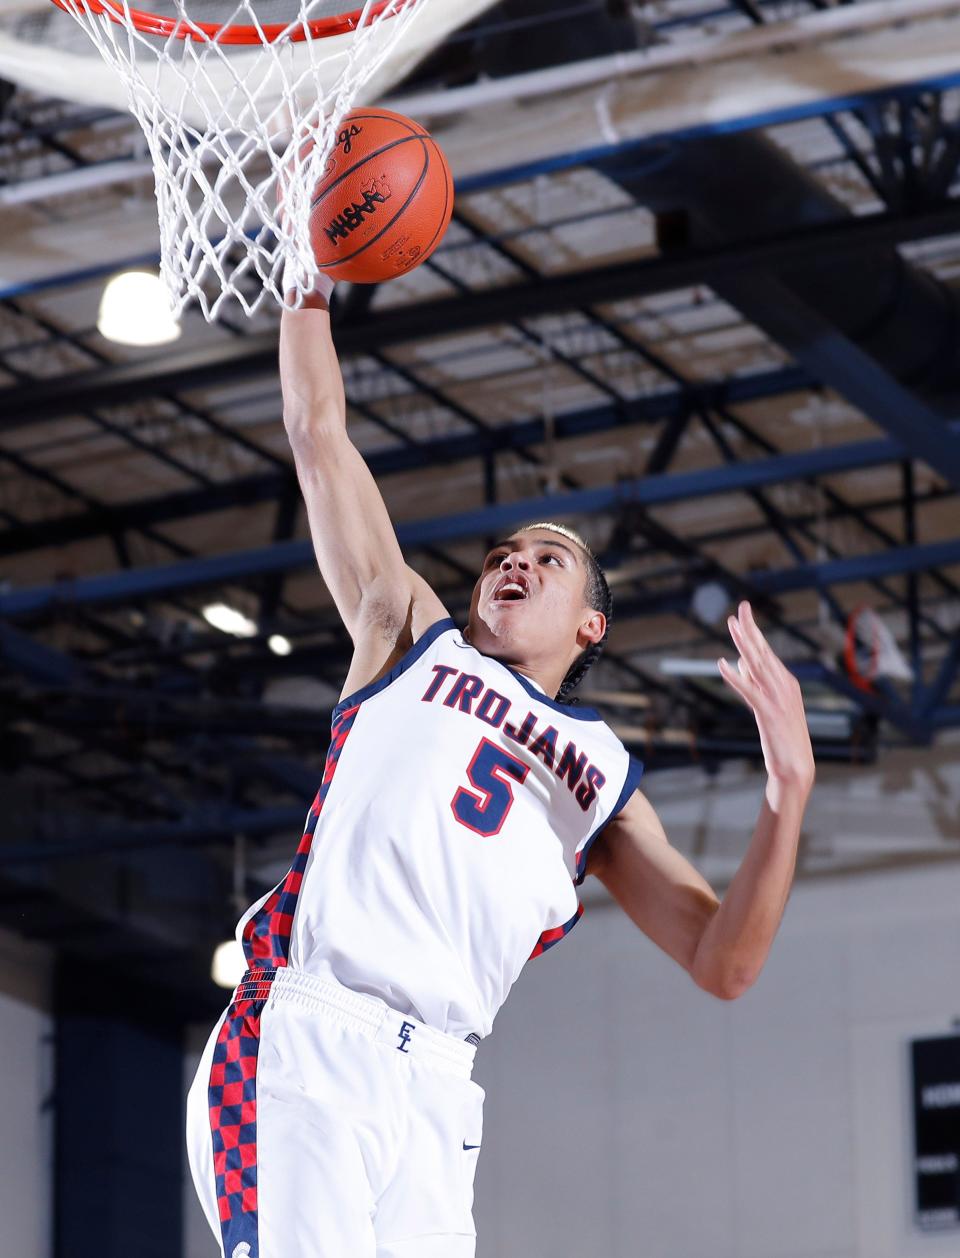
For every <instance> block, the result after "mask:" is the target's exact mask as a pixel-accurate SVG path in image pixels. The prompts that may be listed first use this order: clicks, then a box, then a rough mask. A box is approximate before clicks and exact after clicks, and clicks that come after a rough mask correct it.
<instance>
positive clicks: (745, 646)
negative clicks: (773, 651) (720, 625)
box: [727, 616, 763, 669]
mask: <svg viewBox="0 0 960 1258" xmlns="http://www.w3.org/2000/svg"><path fill="white" fill-rule="evenodd" d="M727 628H728V629H729V631H730V637H731V638H732V639H733V645H734V646H735V647H736V648H737V650H738V651H739V652H740V657H741V659H744V660H746V662H747V664H749V665H752V666H754V667H755V668H757V669H759V667H760V665H761V663H762V658H763V657H762V655H761V652H760V651H759V650H758V648H757V646H756V644H755V643H754V642H752V641H751V640H750V638H748V637H747V633H746V631H745V629H744V626H743V625H742V624H741V623H740V620H739V617H737V616H728V617H727Z"/></svg>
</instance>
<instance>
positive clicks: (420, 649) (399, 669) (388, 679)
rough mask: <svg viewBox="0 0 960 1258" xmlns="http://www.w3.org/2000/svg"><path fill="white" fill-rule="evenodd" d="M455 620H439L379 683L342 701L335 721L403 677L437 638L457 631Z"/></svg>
mask: <svg viewBox="0 0 960 1258" xmlns="http://www.w3.org/2000/svg"><path fill="white" fill-rule="evenodd" d="M456 627H457V626H456V625H455V624H454V623H453V618H452V617H450V616H445V617H444V618H443V620H438V621H437V622H436V624H433V625H431V626H430V628H429V629H428V630H427V631H426V633H424V634H422V635H421V636H420V637H419V638H417V640H416V642H414V644H413V646H412V647H411V648H410V650H409V651H407V653H406V654H405V655H403V656H401V657H400V659H399V660H397V662H396V664H394V666H393V668H391V669H390V672H389V673H386V674H385V675H384V676H383V677H381V678H380V680H379V681H372V682H371V683H370V685H369V686H364V687H363V689H362V690H357V691H355V692H354V693H353V694H352V695H347V697H346V698H345V699H341V700H340V702H339V703H338V704H337V706H336V707H335V708H334V709H333V720H334V722H336V720H337V718H338V717H340V716H341V715H342V714H343V713H344V712H345V711H346V709H347V708H352V707H356V706H358V705H359V704H361V703H365V702H366V701H367V699H370V698H372V697H373V696H374V695H378V694H379V693H380V691H381V690H386V688H387V687H388V686H390V685H392V684H393V682H395V681H396V680H397V678H398V677H402V676H403V674H404V673H405V672H406V671H407V669H408V668H412V667H413V665H414V664H416V662H417V660H418V659H419V658H420V656H421V655H423V653H424V651H426V650H427V649H428V648H429V647H431V646H433V644H434V642H436V640H437V638H439V637H440V635H441V634H444V633H449V631H450V630H451V629H456Z"/></svg>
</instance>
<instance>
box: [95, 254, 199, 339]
mask: <svg viewBox="0 0 960 1258" xmlns="http://www.w3.org/2000/svg"><path fill="white" fill-rule="evenodd" d="M97 329H98V331H99V332H100V335H101V336H104V337H106V339H107V340H108V341H117V342H118V343H119V344H120V345H165V344H166V343H167V342H168V341H175V340H176V339H177V337H178V336H179V335H180V332H181V328H180V324H179V323H178V322H177V321H176V319H175V318H174V317H173V312H172V310H171V309H170V298H169V296H168V294H167V290H166V288H165V287H164V286H163V283H162V282H161V280H160V277H159V276H157V275H153V274H151V273H150V272H149V271H122V272H121V273H120V274H119V275H115V276H114V277H113V279H111V280H109V281H108V283H107V286H106V288H105V289H104V290H103V296H102V297H101V298H100V313H99V315H98V316H97Z"/></svg>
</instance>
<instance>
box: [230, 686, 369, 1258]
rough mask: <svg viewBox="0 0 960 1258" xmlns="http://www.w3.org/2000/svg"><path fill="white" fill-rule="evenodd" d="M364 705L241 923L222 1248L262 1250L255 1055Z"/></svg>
mask: <svg viewBox="0 0 960 1258" xmlns="http://www.w3.org/2000/svg"><path fill="white" fill-rule="evenodd" d="M359 710H360V705H359V704H356V705H355V706H354V707H352V708H348V709H346V710H345V711H343V712H341V713H339V714H338V715H337V716H336V719H335V721H334V724H333V729H332V732H331V738H330V750H329V751H328V753H327V761H326V765H325V766H324V771H323V782H322V784H321V787H320V790H319V791H318V793H317V797H316V799H315V800H314V801H313V804H312V805H311V808H310V812H309V813H308V814H307V823H306V826H305V828H304V833H303V838H302V839H301V840H300V846H299V847H298V848H297V854H296V856H295V857H294V861H293V864H292V866H291V868H290V872H289V873H288V874H287V876H286V878H284V880H283V882H282V883H281V884H280V886H279V887H277V889H276V890H275V891H273V892H272V893H271V894H270V896H269V897H268V898H267V900H266V901H265V902H264V904H263V905H262V906H261V908H260V909H259V910H258V911H257V913H255V914H254V916H253V917H251V919H250V921H249V922H247V924H246V926H245V927H244V929H243V948H244V952H245V953H246V956H247V964H248V966H249V967H250V968H249V969H248V970H247V973H246V976H245V978H244V979H243V980H242V982H241V983H240V985H239V987H238V988H237V990H236V992H235V993H234V998H233V1001H232V1003H231V1004H230V1007H229V1009H228V1010H227V1013H226V1016H225V1017H224V1020H223V1024H222V1026H221V1027H220V1033H219V1035H218V1036H217V1043H216V1046H215V1048H214V1053H213V1065H212V1066H211V1069H210V1082H209V1084H208V1088H207V1102H208V1105H209V1109H210V1131H211V1134H212V1137H213V1169H214V1175H215V1176H216V1181H217V1205H218V1208H219V1212H220V1228H221V1232H222V1234H223V1249H224V1253H225V1254H233V1253H234V1252H235V1250H236V1248H237V1246H238V1245H241V1244H244V1243H245V1244H246V1245H247V1247H248V1249H247V1254H248V1258H258V1254H259V1213H258V1205H257V1061H258V1058H259V1054H260V1020H261V1017H262V1014H263V1010H264V1006H265V1005H266V1002H267V1000H268V999H269V996H270V988H271V985H272V983H273V980H274V978H275V977H276V974H277V970H278V969H281V968H282V967H284V966H286V965H287V964H288V963H289V956H290V935H291V932H292V930H293V917H294V913H295V912H296V909H297V901H298V899H299V897H300V888H301V886H302V885H303V874H304V871H305V869H306V867H307V857H308V856H309V855H310V847H311V845H312V843H313V837H314V834H315V832H316V828H317V821H318V819H319V817H320V813H321V810H322V809H323V803H324V800H325V799H326V797H327V792H328V791H329V790H330V783H331V782H332V781H333V776H334V773H335V772H336V768H337V763H338V762H339V760H340V755H341V753H342V751H343V748H344V744H345V743H346V741H347V736H348V734H349V733H350V730H351V729H352V728H353V723H354V720H355V719H356V715H357V712H358V711H359Z"/></svg>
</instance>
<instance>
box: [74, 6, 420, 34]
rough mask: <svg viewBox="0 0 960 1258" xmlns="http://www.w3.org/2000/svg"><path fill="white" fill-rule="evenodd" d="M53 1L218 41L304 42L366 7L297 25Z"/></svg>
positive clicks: (138, 25) (151, 30) (353, 22)
mask: <svg viewBox="0 0 960 1258" xmlns="http://www.w3.org/2000/svg"><path fill="white" fill-rule="evenodd" d="M412 2H413V0H399V3H398V5H397V8H398V9H401V8H403V7H405V6H406V5H407V4H411V3H412ZM53 3H54V4H55V5H56V6H57V7H58V8H60V9H63V10H64V11H65V12H66V13H73V14H75V15H76V14H79V15H80V16H83V15H84V14H86V13H87V12H88V11H89V12H91V13H101V14H104V15H105V16H106V17H108V18H109V19H110V21H111V22H116V23H117V24H118V25H120V26H126V25H127V22H128V19H129V21H130V22H131V23H132V24H133V26H134V27H135V29H136V30H138V31H140V32H141V34H143V35H159V36H161V37H162V38H164V39H195V40H197V41H198V42H204V43H206V42H212V41H213V40H216V42H217V43H218V44H262V43H264V42H266V43H268V44H272V43H274V42H275V41H276V40H277V39H279V38H280V36H281V35H286V37H287V38H288V39H289V40H290V41H291V42H293V43H302V42H303V40H305V39H329V38H330V37H331V36H332V35H346V34H349V32H350V31H355V30H356V29H357V25H358V23H359V21H360V15H361V14H362V12H363V9H362V7H361V8H359V9H354V10H353V11H352V12H350V13H341V14H338V15H336V16H334V17H322V18H317V19H316V21H314V22H305V23H301V24H300V25H295V24H294V23H292V22H271V23H269V24H268V25H266V26H262V27H257V26H221V25H219V24H218V23H216V22H191V21H186V22H185V21H184V20H183V19H182V18H173V17H161V16H160V15H159V14H158V13H148V12H146V11H145V10H144V9H129V10H128V9H125V8H124V6H123V4H122V3H120V2H119V0H85V3H83V4H80V3H78V2H77V0H53ZM389 3H390V0H381V2H380V3H379V4H376V5H374V7H373V11H372V13H371V15H370V16H371V17H373V18H376V17H379V16H380V15H381V14H382V13H383V11H384V9H386V8H387V5H388V4H389Z"/></svg>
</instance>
